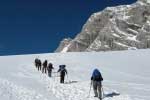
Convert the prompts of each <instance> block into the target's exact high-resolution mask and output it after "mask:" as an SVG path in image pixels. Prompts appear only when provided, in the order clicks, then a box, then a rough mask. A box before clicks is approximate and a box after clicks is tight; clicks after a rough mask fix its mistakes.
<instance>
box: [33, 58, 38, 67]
mask: <svg viewBox="0 0 150 100" xmlns="http://www.w3.org/2000/svg"><path fill="white" fill-rule="evenodd" d="M38 60H39V59H38V58H35V60H34V64H35V67H36V68H37V67H38Z"/></svg>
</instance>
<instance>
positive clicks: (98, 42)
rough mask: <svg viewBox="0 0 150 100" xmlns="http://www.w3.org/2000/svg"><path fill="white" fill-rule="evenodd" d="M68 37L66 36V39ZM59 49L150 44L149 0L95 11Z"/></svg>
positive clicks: (106, 49)
mask: <svg viewBox="0 0 150 100" xmlns="http://www.w3.org/2000/svg"><path fill="white" fill-rule="evenodd" d="M64 40H65V41H67V39H64ZM64 43H66V42H64V41H62V42H61V44H60V46H59V48H58V49H57V50H56V52H82V51H113V50H128V49H144V48H150V0H138V1H137V2H136V3H134V4H131V5H121V6H117V7H108V8H106V9H104V10H103V11H101V12H97V13H94V14H93V15H91V17H90V18H89V19H88V21H87V22H86V24H85V25H84V26H83V28H82V30H81V32H80V33H79V34H78V35H77V36H76V37H75V38H74V39H72V40H71V39H69V40H68V42H67V43H66V44H64Z"/></svg>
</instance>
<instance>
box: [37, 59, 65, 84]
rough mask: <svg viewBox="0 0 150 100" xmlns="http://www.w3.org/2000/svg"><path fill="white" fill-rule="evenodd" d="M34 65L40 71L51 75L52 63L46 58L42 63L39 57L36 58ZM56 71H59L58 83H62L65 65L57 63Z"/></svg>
mask: <svg viewBox="0 0 150 100" xmlns="http://www.w3.org/2000/svg"><path fill="white" fill-rule="evenodd" d="M35 66H36V68H37V69H38V71H42V73H45V74H48V76H49V77H52V70H53V69H54V67H53V64H52V63H48V61H47V60H45V61H44V62H43V63H42V62H41V60H40V59H38V58H36V59H35ZM47 72H48V73H47ZM57 73H60V83H64V80H65V75H66V74H67V70H66V65H59V69H58V71H57Z"/></svg>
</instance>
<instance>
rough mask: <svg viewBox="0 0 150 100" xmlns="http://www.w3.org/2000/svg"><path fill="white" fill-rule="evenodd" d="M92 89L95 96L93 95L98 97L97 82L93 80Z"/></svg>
mask: <svg viewBox="0 0 150 100" xmlns="http://www.w3.org/2000/svg"><path fill="white" fill-rule="evenodd" d="M93 91H94V94H95V96H94V97H98V93H97V82H96V81H93Z"/></svg>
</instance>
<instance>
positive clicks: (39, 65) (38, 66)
mask: <svg viewBox="0 0 150 100" xmlns="http://www.w3.org/2000/svg"><path fill="white" fill-rule="evenodd" d="M41 66H42V62H41V60H40V59H38V65H37V68H38V71H39V70H41Z"/></svg>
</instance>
